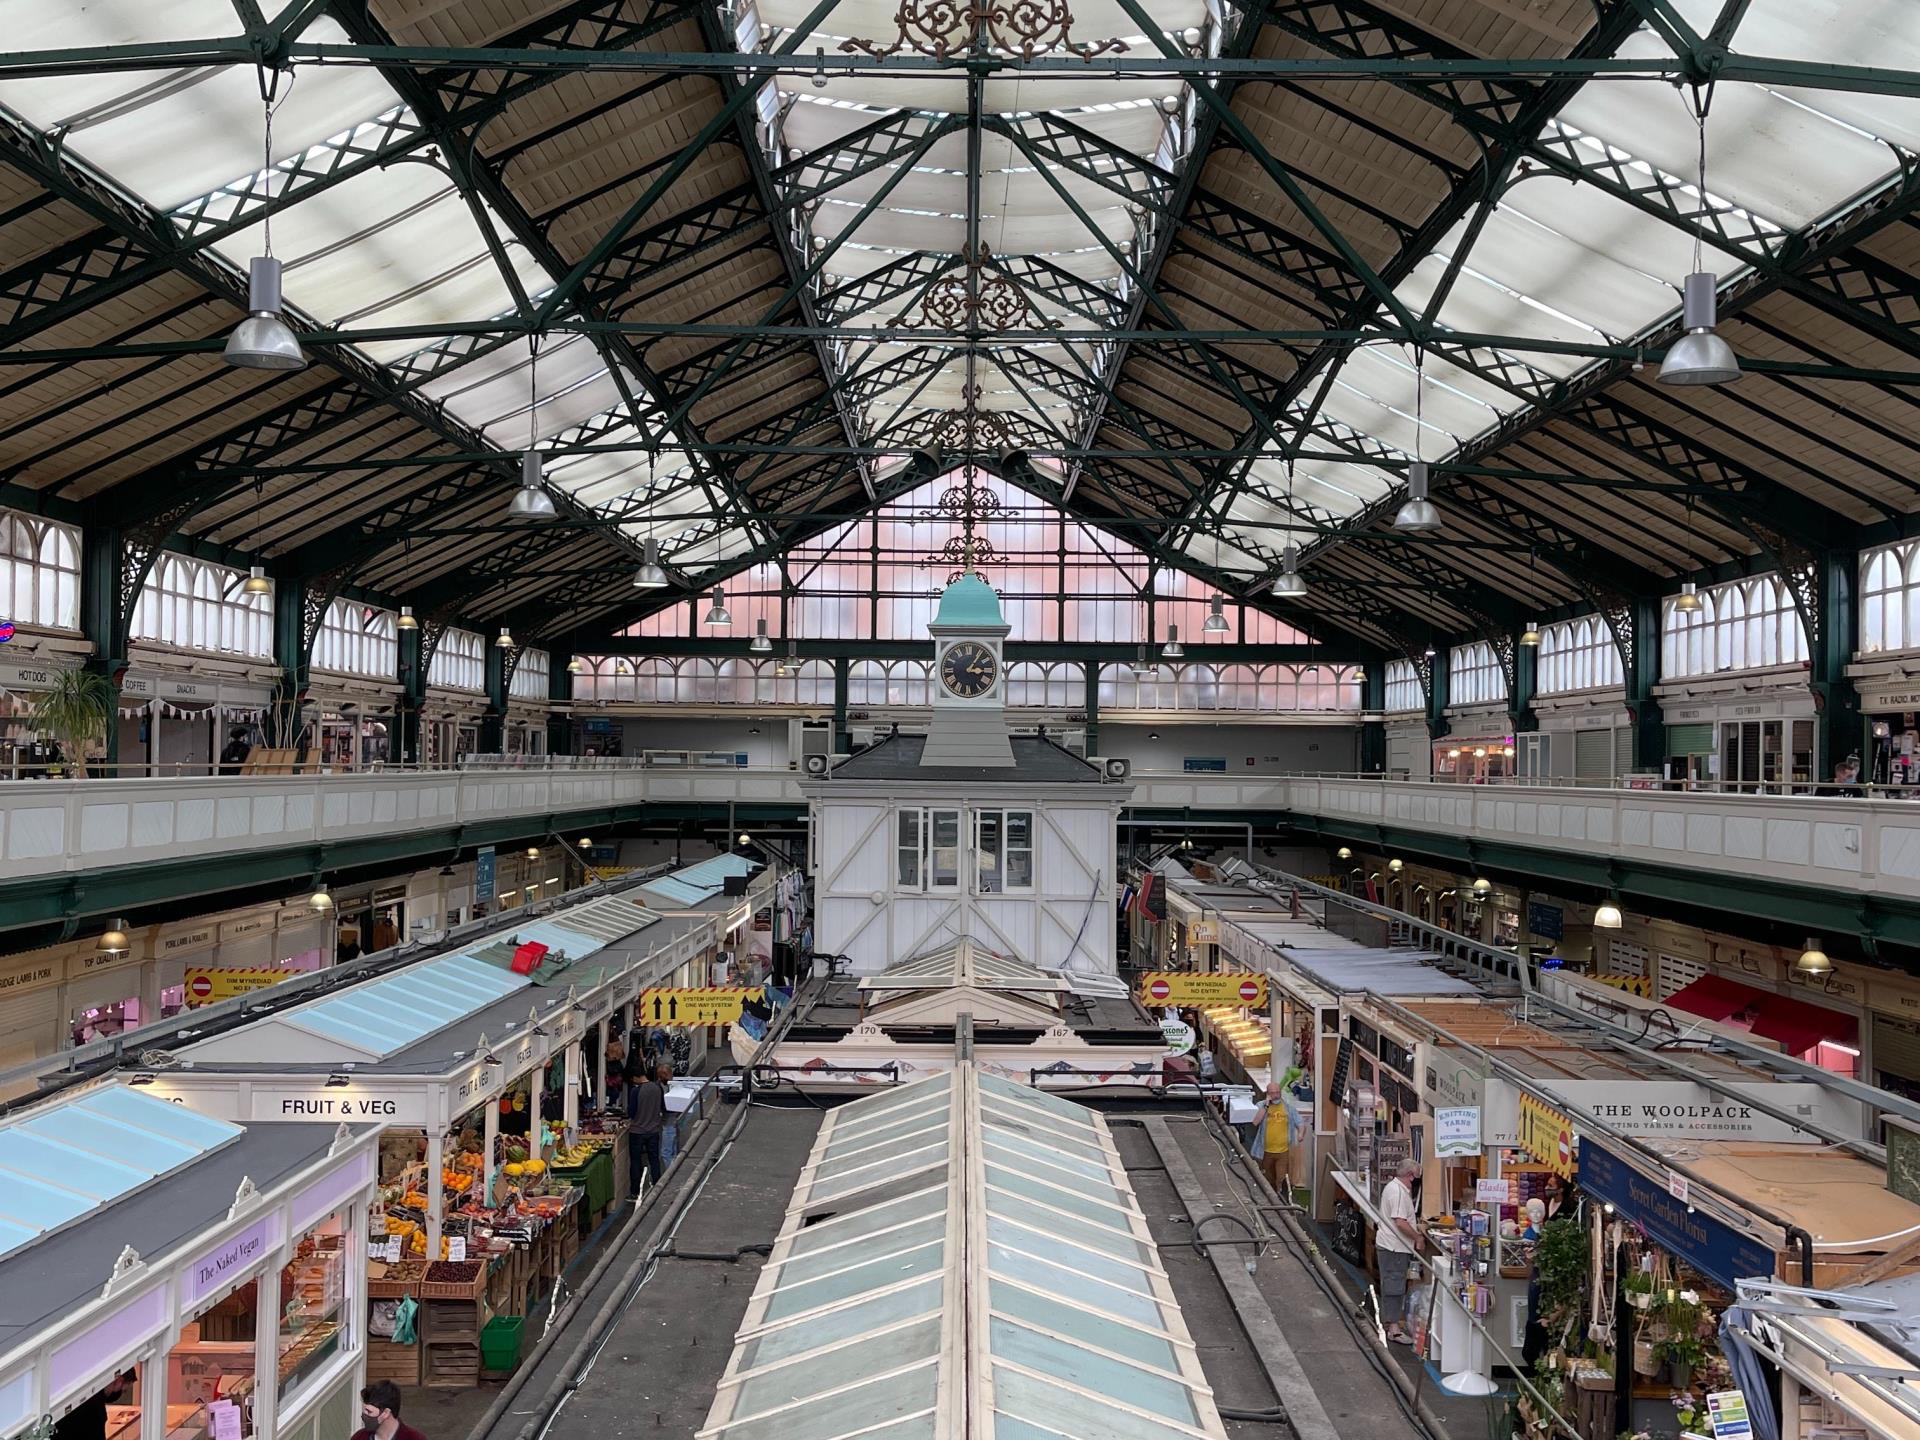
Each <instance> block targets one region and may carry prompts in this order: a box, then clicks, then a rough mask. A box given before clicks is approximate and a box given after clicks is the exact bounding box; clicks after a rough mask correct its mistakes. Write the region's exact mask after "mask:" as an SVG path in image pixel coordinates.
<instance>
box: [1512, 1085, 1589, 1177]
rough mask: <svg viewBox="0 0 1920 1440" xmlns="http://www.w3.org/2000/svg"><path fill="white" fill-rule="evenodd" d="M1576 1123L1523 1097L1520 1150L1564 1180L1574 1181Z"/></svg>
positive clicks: (1535, 1101) (1521, 1102) (1537, 1102)
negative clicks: (1574, 1130)
mask: <svg viewBox="0 0 1920 1440" xmlns="http://www.w3.org/2000/svg"><path fill="white" fill-rule="evenodd" d="M1575 1143H1576V1142H1575V1139H1574V1134H1573V1122H1572V1121H1571V1120H1569V1119H1568V1118H1567V1117H1566V1116H1564V1115H1562V1114H1561V1113H1560V1112H1559V1111H1558V1110H1555V1109H1553V1108H1552V1107H1551V1106H1547V1105H1542V1104H1541V1103H1540V1102H1539V1101H1538V1100H1536V1099H1534V1098H1533V1097H1532V1096H1531V1095H1522V1096H1521V1097H1520V1148H1521V1149H1522V1150H1524V1151H1526V1152H1527V1153H1528V1154H1529V1155H1531V1156H1533V1158H1534V1159H1536V1160H1538V1161H1539V1162H1540V1163H1541V1164H1542V1165H1544V1166H1546V1167H1547V1169H1549V1170H1551V1171H1552V1172H1553V1173H1554V1174H1556V1175H1558V1176H1559V1177H1560V1178H1561V1179H1562V1180H1571V1179H1572V1178H1573V1166H1574V1149H1575Z"/></svg>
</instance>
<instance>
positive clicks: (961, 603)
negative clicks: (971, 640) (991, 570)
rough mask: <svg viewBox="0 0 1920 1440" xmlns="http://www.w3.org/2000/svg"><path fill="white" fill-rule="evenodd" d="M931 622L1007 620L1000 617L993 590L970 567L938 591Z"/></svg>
mask: <svg viewBox="0 0 1920 1440" xmlns="http://www.w3.org/2000/svg"><path fill="white" fill-rule="evenodd" d="M933 623H934V624H935V625H955V626H967V627H978V626H990V627H999V626H1002V625H1005V624H1006V623H1007V622H1006V621H1005V620H1003V619H1001V618H1000V597H999V596H998V595H996V594H994V593H993V587H992V586H991V585H989V584H987V582H986V581H985V580H983V579H981V578H980V577H979V576H978V575H977V574H975V573H974V572H972V571H971V570H970V571H968V572H967V573H966V574H965V575H962V576H961V577H960V578H959V579H958V580H956V581H954V582H953V583H952V584H951V585H949V586H947V588H946V589H945V590H944V591H942V592H941V594H940V610H939V613H938V614H936V615H935V616H934V617H933Z"/></svg>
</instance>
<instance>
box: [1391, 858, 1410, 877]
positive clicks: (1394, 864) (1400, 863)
mask: <svg viewBox="0 0 1920 1440" xmlns="http://www.w3.org/2000/svg"><path fill="white" fill-rule="evenodd" d="M1406 868H1407V862H1406V861H1404V860H1389V861H1387V869H1389V870H1391V871H1392V872H1393V873H1394V874H1396V875H1398V874H1399V873H1400V872H1401V871H1402V870H1404V869H1406Z"/></svg>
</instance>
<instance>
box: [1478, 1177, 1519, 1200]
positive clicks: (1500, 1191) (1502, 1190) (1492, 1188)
mask: <svg viewBox="0 0 1920 1440" xmlns="http://www.w3.org/2000/svg"><path fill="white" fill-rule="evenodd" d="M1510 1193H1511V1191H1510V1190H1509V1188H1508V1185H1507V1182H1506V1181H1505V1180H1476V1181H1474V1182H1473V1200H1474V1203H1475V1204H1476V1205H1504V1204H1506V1203H1507V1196H1508V1195H1509V1194H1510Z"/></svg>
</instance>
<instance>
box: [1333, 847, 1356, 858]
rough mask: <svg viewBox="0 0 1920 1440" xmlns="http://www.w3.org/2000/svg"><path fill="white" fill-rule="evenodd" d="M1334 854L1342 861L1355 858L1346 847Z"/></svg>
mask: <svg viewBox="0 0 1920 1440" xmlns="http://www.w3.org/2000/svg"><path fill="white" fill-rule="evenodd" d="M1333 853H1334V854H1335V855H1337V856H1339V857H1340V858H1341V859H1342V860H1351V859H1352V858H1353V851H1352V850H1351V849H1350V848H1349V847H1347V846H1345V845H1342V846H1341V847H1340V848H1339V849H1338V850H1336V851H1334V852H1333Z"/></svg>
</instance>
